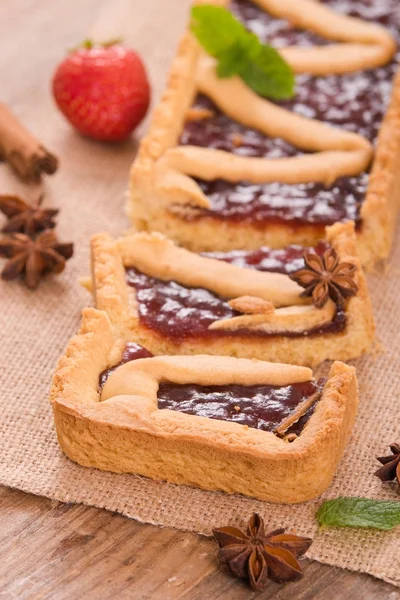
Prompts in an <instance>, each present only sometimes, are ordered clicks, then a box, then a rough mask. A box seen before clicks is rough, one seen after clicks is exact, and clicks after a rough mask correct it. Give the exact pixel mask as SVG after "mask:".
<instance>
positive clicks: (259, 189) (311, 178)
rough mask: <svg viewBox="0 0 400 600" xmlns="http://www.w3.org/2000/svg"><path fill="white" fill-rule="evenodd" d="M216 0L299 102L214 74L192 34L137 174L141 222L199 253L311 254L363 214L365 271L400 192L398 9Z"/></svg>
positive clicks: (133, 182)
mask: <svg viewBox="0 0 400 600" xmlns="http://www.w3.org/2000/svg"><path fill="white" fill-rule="evenodd" d="M208 3H209V4H213V3H214V4H219V5H223V6H228V7H229V8H230V9H231V10H232V12H233V13H234V14H235V16H237V17H238V18H239V19H240V20H241V21H242V22H243V23H244V24H245V25H246V27H247V28H248V29H250V30H251V31H253V32H255V33H256V34H257V35H258V36H259V37H260V39H261V40H262V41H268V42H269V43H271V44H272V45H274V46H276V47H277V48H278V49H280V50H281V52H282V54H283V56H284V57H285V58H286V60H287V61H288V62H289V63H290V64H291V66H292V67H293V69H294V71H295V72H296V74H297V90H296V95H295V97H294V98H293V99H292V100H286V101H280V102H271V101H267V100H265V99H261V98H260V97H258V96H256V94H255V93H254V92H251V90H249V88H247V87H246V86H245V84H244V83H243V82H242V81H241V80H240V79H239V78H238V77H232V78H230V79H223V80H221V79H218V78H217V77H216V75H215V65H214V63H213V59H211V58H210V57H209V56H208V55H206V54H205V51H204V50H203V49H202V48H201V47H200V45H199V44H198V42H197V41H196V39H195V38H194V36H193V35H192V34H191V33H190V32H187V33H186V34H185V35H184V37H183V39H182V41H181V43H180V45H179V48H178V52H177V55H176V58H175V60H174V62H173V64H172V67H171V72H170V75H169V79H168V83H167V87H166V90H165V93H164V95H163V96H162V99H161V101H160V103H159V105H158V107H156V109H155V111H154V114H153V118H152V122H151V125H150V129H149V131H148V134H147V136H146V137H145V138H144V139H143V140H142V142H141V144H140V149H139V152H138V156H137V158H136V160H135V162H134V164H133V166H132V170H131V179H130V201H129V209H128V210H129V214H130V216H131V219H132V222H133V224H134V226H135V227H136V228H138V229H140V230H148V231H154V230H155V231H159V232H161V233H164V234H165V235H167V236H169V237H170V238H171V239H173V240H175V241H177V242H178V243H180V244H182V245H184V246H186V247H187V248H189V249H191V250H194V251H196V252H200V251H212V250H221V251H227V250H232V249H237V248H244V249H256V248H259V247H260V246H263V245H267V246H270V247H273V248H278V247H280V248H282V247H284V246H286V245H289V244H302V245H308V246H312V245H315V244H316V243H317V242H318V240H320V239H321V238H322V237H323V234H324V228H325V226H327V225H331V224H333V223H335V222H345V221H347V220H354V221H355V222H356V228H357V238H358V248H359V255H360V259H361V261H362V264H363V265H364V266H366V267H372V266H373V265H375V264H376V263H377V262H378V261H380V260H383V259H386V258H387V257H388V254H389V251H390V247H391V243H392V239H393V233H394V228H395V222H396V215H397V212H398V206H399V198H400V193H399V191H398V190H399V189H400V169H399V164H400V75H397V76H395V74H396V61H395V59H394V55H395V54H396V51H397V43H398V41H399V29H400V14H399V12H400V11H398V7H397V4H396V3H395V2H393V1H392V0H380V1H379V2H376V3H375V2H372V1H371V0H325V1H324V2H323V3H319V2H315V0H279V2H278V1H277V0H254V3H253V2H251V1H250V0H231V1H230V2H229V0H222V1H221V0H209V2H208ZM349 15H351V16H349ZM357 17H358V18H357ZM328 40H331V41H332V42H340V43H330V42H329V41H328ZM393 81H394V84H393V86H392V83H393ZM391 89H392V92H391Z"/></svg>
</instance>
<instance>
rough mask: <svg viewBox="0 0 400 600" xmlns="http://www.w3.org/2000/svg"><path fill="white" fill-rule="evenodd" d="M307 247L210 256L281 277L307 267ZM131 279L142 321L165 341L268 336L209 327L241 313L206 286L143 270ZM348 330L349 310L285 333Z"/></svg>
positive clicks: (320, 250) (320, 247)
mask: <svg viewBox="0 0 400 600" xmlns="http://www.w3.org/2000/svg"><path fill="white" fill-rule="evenodd" d="M326 248H327V245H326V244H325V243H320V244H319V245H318V246H317V247H316V249H315V250H316V252H317V253H318V254H322V253H323V252H324V250H326ZM304 250H305V248H304V247H302V246H289V247H287V248H285V249H282V250H272V249H270V248H260V249H259V250H254V251H246V250H237V251H232V252H214V253H205V256H208V257H213V258H217V259H219V260H224V261H226V262H229V263H231V264H234V265H237V266H239V267H248V268H250V269H258V270H260V271H274V272H276V273H293V272H294V271H297V270H298V269H301V268H302V267H304V260H303V258H302V257H303V253H304ZM126 281H127V283H128V285H131V286H132V287H134V288H135V290H136V298H137V302H138V312H139V318H140V321H141V323H142V325H144V326H146V327H148V328H149V329H151V330H152V331H154V332H156V333H159V334H160V335H162V336H163V337H167V338H170V339H173V340H174V341H176V342H179V341H183V340H185V339H189V338H191V339H193V338H212V337H216V336H217V337H221V336H224V337H226V336H238V335H239V336H240V335H241V336H243V335H246V336H258V337H259V336H262V337H265V336H268V337H271V336H272V335H278V334H268V333H262V332H251V331H249V330H245V329H243V330H240V331H235V332H224V331H212V330H209V329H208V327H209V325H211V323H213V322H214V321H217V320H218V319H227V318H230V317H233V316H236V315H238V314H239V313H237V312H235V311H234V310H232V309H231V307H230V306H229V304H228V303H227V302H226V301H225V300H224V299H222V298H221V297H219V296H217V295H216V294H214V293H213V292H210V291H209V290H206V289H203V288H187V287H185V286H183V285H181V284H179V283H177V282H175V281H161V280H160V279H156V278H154V277H149V276H148V275H145V274H144V273H141V272H140V271H138V270H136V269H134V268H129V269H127V270H126ZM345 326H346V318H345V315H344V313H343V312H341V311H340V312H338V313H337V314H336V316H335V319H334V320H333V321H332V322H331V323H328V324H327V325H324V326H322V327H319V328H316V329H313V330H310V331H308V332H304V333H292V334H288V333H287V332H286V333H284V334H283V335H285V336H286V337H302V336H304V335H308V336H311V335H315V334H318V333H338V332H340V331H343V330H344V328H345Z"/></svg>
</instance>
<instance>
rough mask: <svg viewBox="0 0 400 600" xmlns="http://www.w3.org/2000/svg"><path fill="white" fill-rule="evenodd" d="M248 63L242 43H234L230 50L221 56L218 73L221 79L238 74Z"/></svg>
mask: <svg viewBox="0 0 400 600" xmlns="http://www.w3.org/2000/svg"><path fill="white" fill-rule="evenodd" d="M246 63H247V61H246V57H245V55H244V53H243V47H242V45H241V44H239V43H236V44H233V46H231V48H230V49H229V50H228V51H226V52H224V53H223V54H221V56H220V57H219V62H218V64H217V75H218V77H220V78H221V79H223V78H226V77H232V76H233V75H237V74H239V73H240V71H241V70H242V69H245V68H246Z"/></svg>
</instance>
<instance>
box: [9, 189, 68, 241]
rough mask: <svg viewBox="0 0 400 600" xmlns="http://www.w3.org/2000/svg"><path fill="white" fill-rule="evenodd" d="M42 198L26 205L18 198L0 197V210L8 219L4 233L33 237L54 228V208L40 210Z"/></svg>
mask: <svg viewBox="0 0 400 600" xmlns="http://www.w3.org/2000/svg"><path fill="white" fill-rule="evenodd" d="M42 201H43V196H41V197H40V198H39V200H38V201H37V202H36V203H35V204H28V203H27V202H25V200H22V198H19V197H18V196H8V195H0V210H1V212H2V213H4V214H5V215H6V217H7V218H8V221H7V223H6V224H5V225H4V227H3V229H2V231H3V232H4V233H16V232H21V233H26V234H27V235H33V234H36V233H39V232H40V231H43V230H44V229H52V228H53V227H54V226H55V221H54V217H55V216H56V215H57V213H58V209H56V208H41V204H42Z"/></svg>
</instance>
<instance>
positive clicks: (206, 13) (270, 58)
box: [191, 4, 295, 100]
mask: <svg viewBox="0 0 400 600" xmlns="http://www.w3.org/2000/svg"><path fill="white" fill-rule="evenodd" d="M191 30H192V32H193V33H194V35H195V36H196V38H197V39H198V41H199V42H200V44H201V45H202V46H203V48H204V49H205V50H206V51H207V52H208V54H210V55H211V56H213V57H214V58H215V59H216V60H217V75H218V77H221V78H226V77H232V76H233V75H238V76H239V77H241V78H242V79H243V81H244V82H245V83H246V84H247V85H248V86H249V87H250V88H251V89H252V90H254V91H255V92H256V93H257V94H259V95H261V96H264V97H267V98H272V99H275V100H279V99H285V98H290V97H292V96H293V94H294V86H295V78H294V74H293V71H292V69H291V68H290V66H289V65H288V64H287V62H286V61H285V60H284V59H283V58H282V56H281V55H280V54H279V52H278V51H277V50H275V49H274V48H272V46H269V45H268V44H262V43H261V42H260V41H259V40H258V38H257V36H255V35H254V34H253V33H250V32H249V31H247V29H246V28H245V27H244V26H243V25H242V24H241V23H240V22H239V21H238V20H237V19H236V18H235V17H234V16H233V15H232V13H230V12H229V10H227V9H225V8H222V7H221V6H211V5H207V4H203V5H199V6H194V7H193V8H192V21H191Z"/></svg>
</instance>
